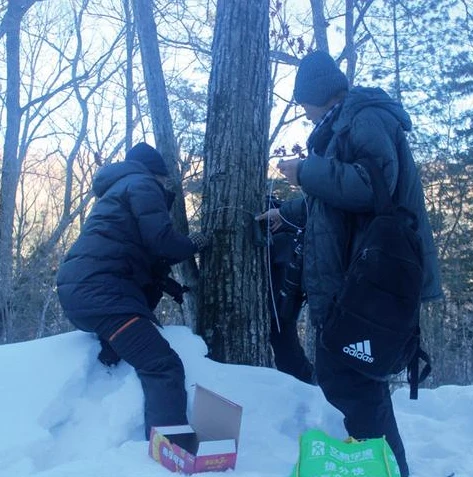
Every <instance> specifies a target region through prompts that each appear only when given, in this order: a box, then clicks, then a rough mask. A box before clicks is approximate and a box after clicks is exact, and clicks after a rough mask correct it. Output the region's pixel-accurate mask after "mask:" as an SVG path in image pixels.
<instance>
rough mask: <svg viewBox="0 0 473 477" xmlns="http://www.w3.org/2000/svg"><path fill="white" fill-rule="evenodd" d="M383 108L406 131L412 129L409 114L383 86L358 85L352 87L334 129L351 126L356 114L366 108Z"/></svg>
mask: <svg viewBox="0 0 473 477" xmlns="http://www.w3.org/2000/svg"><path fill="white" fill-rule="evenodd" d="M371 107H374V108H381V109H384V110H386V111H388V112H389V113H391V114H392V115H393V116H394V117H395V118H396V119H397V120H398V121H399V123H400V124H401V126H402V128H403V129H404V130H405V131H410V130H411V129H412V122H411V118H410V117H409V114H407V113H406V111H405V110H404V109H403V107H402V105H401V104H400V103H398V102H397V101H394V100H393V99H392V98H391V97H390V96H389V95H388V94H387V93H386V92H384V91H383V90H382V89H381V88H365V87H361V86H357V87H355V88H352V89H351V90H350V91H349V93H348V95H347V97H346V98H345V100H344V102H343V106H342V109H341V111H340V116H339V117H338V120H337V121H336V123H335V124H334V129H336V130H341V129H344V128H345V127H349V126H350V123H351V121H352V119H353V118H354V116H355V115H356V114H357V113H359V112H360V111H361V110H362V109H365V108H371Z"/></svg>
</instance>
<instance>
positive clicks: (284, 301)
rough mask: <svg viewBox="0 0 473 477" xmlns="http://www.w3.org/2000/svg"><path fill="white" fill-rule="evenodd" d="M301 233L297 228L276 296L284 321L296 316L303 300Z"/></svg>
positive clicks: (280, 314)
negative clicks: (277, 295)
mask: <svg viewBox="0 0 473 477" xmlns="http://www.w3.org/2000/svg"><path fill="white" fill-rule="evenodd" d="M302 239H303V233H302V231H301V230H298V232H297V235H296V238H295V239H294V243H295V247H294V251H293V256H292V259H291V261H290V262H289V263H288V264H287V265H286V269H285V276H284V282H283V285H282V288H281V290H280V292H279V297H278V303H277V305H278V316H279V318H280V319H281V320H282V321H283V322H284V321H289V320H291V319H294V316H295V317H296V318H297V316H298V315H299V311H300V308H301V306H302V304H303V302H304V301H305V298H306V296H305V293H304V291H303V290H302V262H303V244H302Z"/></svg>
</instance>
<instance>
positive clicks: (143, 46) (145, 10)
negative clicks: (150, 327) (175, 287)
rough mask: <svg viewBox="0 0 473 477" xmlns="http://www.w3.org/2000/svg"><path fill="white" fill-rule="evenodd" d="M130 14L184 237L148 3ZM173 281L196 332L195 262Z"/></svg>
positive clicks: (139, 0)
mask: <svg viewBox="0 0 473 477" xmlns="http://www.w3.org/2000/svg"><path fill="white" fill-rule="evenodd" d="M133 13H134V16H135V20H136V21H135V25H136V29H137V32H138V39H139V44H140V51H141V58H142V64H143V72H144V79H145V85H146V92H147V96H148V104H149V110H150V114H151V121H152V124H153V132H154V137H155V141H156V147H157V149H158V150H159V151H160V152H161V153H162V155H163V158H164V160H165V162H166V166H167V167H168V170H169V171H170V178H171V182H172V188H173V192H174V193H175V194H176V199H175V201H174V205H173V209H172V217H173V220H174V224H175V227H176V228H177V230H179V231H180V232H181V233H183V234H188V233H189V225H188V222H187V216H186V209H185V203H184V192H183V189H182V178H181V174H180V171H179V167H178V155H179V151H178V148H177V144H176V140H175V137H174V132H173V127H172V118H171V112H170V110H169V102H168V97H167V93H166V84H165V81H164V74H163V69H162V65H161V55H160V52H159V43H158V36H157V30H156V23H155V21H154V16H153V2H152V1H151V0H133ZM173 272H174V275H175V277H176V279H177V280H178V281H179V282H181V283H185V284H186V285H187V286H188V287H189V288H190V289H191V291H190V292H189V293H186V294H185V295H184V303H183V305H182V310H183V324H185V325H187V326H190V327H191V328H192V329H195V322H196V315H197V295H196V290H197V286H198V273H197V265H196V262H195V260H194V259H193V258H192V259H189V260H186V261H185V262H182V263H180V264H177V265H175V266H174V267H173Z"/></svg>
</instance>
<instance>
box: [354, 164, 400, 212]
mask: <svg viewBox="0 0 473 477" xmlns="http://www.w3.org/2000/svg"><path fill="white" fill-rule="evenodd" d="M358 163H359V164H360V165H361V166H362V167H363V168H364V169H365V170H366V172H367V173H368V176H369V178H370V180H371V187H372V189H373V194H374V210H375V213H376V215H392V214H393V210H394V205H393V201H392V198H391V195H390V194H389V188H388V185H387V184H386V179H385V178H384V175H383V171H382V170H381V168H380V167H379V166H378V164H377V163H376V161H375V160H374V159H372V160H369V159H361V160H360V161H359V162H358Z"/></svg>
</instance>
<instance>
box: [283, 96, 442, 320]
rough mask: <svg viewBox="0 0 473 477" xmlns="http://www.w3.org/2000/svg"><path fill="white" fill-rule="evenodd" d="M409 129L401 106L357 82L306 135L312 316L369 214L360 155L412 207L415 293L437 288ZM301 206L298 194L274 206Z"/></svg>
mask: <svg viewBox="0 0 473 477" xmlns="http://www.w3.org/2000/svg"><path fill="white" fill-rule="evenodd" d="M410 129H411V120H410V118H409V116H408V114H407V113H406V112H405V111H404V110H403V109H402V107H401V105H400V104H399V103H396V102H395V101H393V100H392V99H391V98H390V97H389V96H388V95H387V94H386V93H385V92H384V91H383V90H381V89H380V88H363V87H356V88H353V89H352V90H350V92H349V94H348V95H347V97H346V98H345V99H344V101H343V103H342V105H341V106H340V107H339V109H338V111H337V112H336V113H335V114H334V115H333V116H332V118H331V120H329V121H328V122H327V123H326V124H324V125H322V126H321V127H320V128H315V130H314V132H313V133H312V134H311V136H310V137H309V140H308V148H309V156H308V158H307V159H306V160H305V161H303V163H302V165H301V167H300V170H299V182H300V184H301V187H302V189H303V190H304V192H305V193H306V194H307V200H308V204H309V214H308V221H307V227H306V232H305V246H304V281H305V287H306V290H307V294H308V301H309V308H310V313H311V318H312V320H313V321H314V322H316V323H319V324H323V323H324V322H325V320H326V319H327V317H328V315H329V313H330V309H331V306H332V304H333V302H334V298H335V297H336V296H337V294H338V292H339V291H340V289H341V286H342V284H343V280H344V276H345V273H346V270H347V268H348V265H349V263H350V261H351V259H352V257H353V256H354V255H355V254H356V252H357V248H358V246H359V244H360V242H361V240H362V238H363V235H364V230H365V229H366V227H367V224H368V223H369V221H370V220H371V217H372V215H371V214H372V212H373V208H374V200H373V192H372V189H371V186H370V183H369V182H370V181H369V178H368V174H367V173H366V171H365V169H364V168H363V167H362V166H361V165H360V164H359V163H358V161H360V160H372V161H376V162H377V163H378V165H379V167H380V168H382V170H383V172H384V176H385V179H386V182H387V184H388V185H389V189H390V192H391V194H392V195H393V199H394V202H395V203H397V204H400V205H403V206H405V207H406V208H407V209H409V210H411V211H412V212H414V213H415V214H416V216H417V219H418V223H419V234H420V236H421V238H422V242H423V252H424V285H423V289H422V299H423V300H424V301H426V300H432V299H437V298H439V297H440V296H441V295H442V290H441V285H440V272H439V265H438V260H437V252H436V249H435V246H434V241H433V236H432V230H431V227H430V224H429V220H428V216H427V211H426V208H425V203H424V195H423V190H422V184H421V181H420V178H419V175H418V172H417V169H416V166H415V164H414V160H413V157H412V154H411V152H410V149H409V146H408V144H407V139H406V136H405V131H408V130H410ZM301 206H303V204H302V203H301V201H292V202H291V201H289V202H287V203H284V204H283V206H282V207H281V214H282V215H283V216H285V217H287V218H289V219H291V217H292V216H293V215H294V213H296V212H297V211H298V209H299V208H300V207H301Z"/></svg>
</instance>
